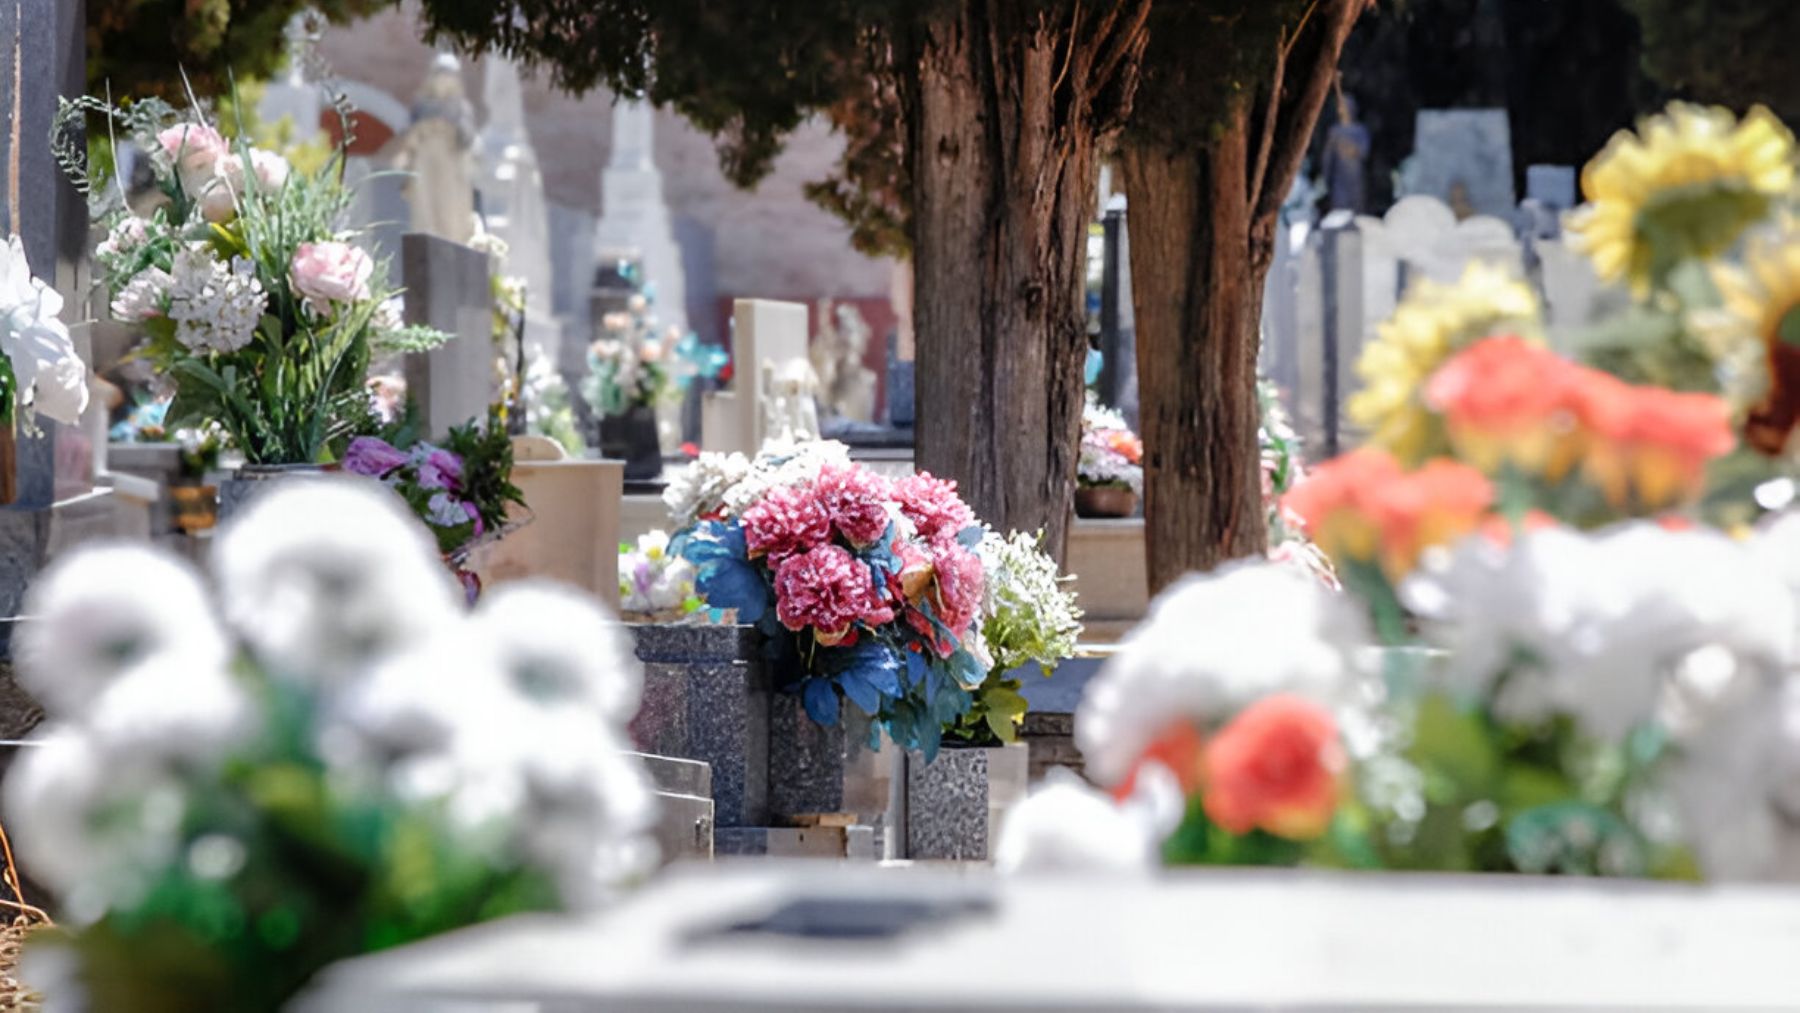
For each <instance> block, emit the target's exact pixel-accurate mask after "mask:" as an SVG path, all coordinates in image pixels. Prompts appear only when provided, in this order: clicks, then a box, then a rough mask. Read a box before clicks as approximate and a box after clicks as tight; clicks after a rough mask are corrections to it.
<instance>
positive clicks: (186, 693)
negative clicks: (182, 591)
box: [81, 654, 257, 763]
mask: <svg viewBox="0 0 1800 1013" xmlns="http://www.w3.org/2000/svg"><path fill="white" fill-rule="evenodd" d="M81 727H82V729H83V730H84V731H85V732H86V733H87V735H88V736H89V738H90V740H91V741H92V742H93V744H94V746H95V748H97V749H98V750H99V751H100V752H101V753H102V754H104V755H105V756H107V757H108V758H109V759H111V760H112V761H113V762H116V763H147V762H157V763H160V762H163V761H171V760H200V761H204V760H210V759H214V758H217V757H219V756H221V755H223V754H224V753H225V751H226V750H228V749H230V748H231V747H232V746H235V745H238V744H240V743H242V742H245V741H246V740H248V739H250V738H251V737H252V736H253V735H254V734H255V732H256V729H257V715H256V710H255V705H254V703H253V702H252V701H251V699H250V696H249V694H248V693H246V692H245V691H244V687H243V686H242V685H240V684H239V682H238V681H237V679H236V678H235V677H233V676H232V674H231V673H230V672H229V671H227V670H226V669H225V668H224V667H222V666H218V665H206V664H203V663H197V662H196V661H195V660H194V659H191V658H186V657H183V656H181V655H179V654H165V655H160V656H156V657H152V658H150V659H149V660H147V661H145V662H144V663H142V664H140V665H136V666H134V667H133V668H131V669H130V670H128V671H126V672H124V673H123V674H121V675H120V676H119V677H118V678H116V679H114V680H113V681H112V683H111V684H110V685H108V686H107V687H106V689H105V690H104V691H103V692H102V693H101V694H100V695H99V697H98V698H97V699H95V700H94V702H93V705H92V706H91V707H90V708H89V709H88V712H87V714H86V715H85V716H84V717H83V719H82V721H81Z"/></svg>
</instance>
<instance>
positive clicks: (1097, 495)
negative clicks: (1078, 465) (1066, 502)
mask: <svg viewBox="0 0 1800 1013" xmlns="http://www.w3.org/2000/svg"><path fill="white" fill-rule="evenodd" d="M1137 504H1138V497H1137V493H1135V492H1132V491H1131V490H1130V489H1127V488H1126V487H1124V486H1122V485H1084V486H1078V487H1077V488H1076V489H1075V516H1077V517H1130V516H1131V515H1133V514H1135V513H1137Z"/></svg>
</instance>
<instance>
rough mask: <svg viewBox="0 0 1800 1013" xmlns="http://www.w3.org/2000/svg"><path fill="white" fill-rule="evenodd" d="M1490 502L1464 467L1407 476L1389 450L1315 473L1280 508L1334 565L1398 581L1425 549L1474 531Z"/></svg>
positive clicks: (1364, 452) (1361, 453) (1486, 486)
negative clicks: (1360, 565) (1375, 569)
mask: <svg viewBox="0 0 1800 1013" xmlns="http://www.w3.org/2000/svg"><path fill="white" fill-rule="evenodd" d="M1493 500H1494V488H1493V485H1492V484H1490V483H1489V482H1488V480H1487V477H1486V476H1484V475H1482V474H1481V472H1479V471H1477V470H1475V469H1474V468H1471V467H1469V466H1468V465H1466V464H1459V463H1457V462H1455V461H1450V460H1444V459H1438V460H1434V461H1429V462H1427V463H1426V465H1425V466H1424V467H1423V468H1420V469H1419V470H1418V471H1415V472H1413V473H1411V474H1407V473H1405V472H1402V471H1401V470H1400V465H1399V463H1398V462H1397V461H1395V460H1394V458H1393V457H1391V456H1389V455H1388V453H1387V452H1386V451H1382V450H1375V449H1371V448H1363V449H1361V450H1356V451H1353V452H1351V453H1349V454H1346V455H1344V456H1343V457H1339V458H1335V459H1333V460H1330V461H1327V462H1325V463H1324V464H1322V465H1320V466H1319V467H1317V468H1315V469H1313V472H1312V474H1310V475H1308V476H1307V477H1306V480H1305V481H1304V482H1301V483H1300V484H1299V485H1298V486H1295V487H1294V490H1293V491H1292V492H1290V493H1288V494H1287V496H1286V497H1285V498H1283V500H1282V505H1283V506H1285V507H1287V508H1288V509H1291V510H1293V511H1294V513H1295V514H1297V515H1299V517H1300V519H1301V521H1302V522H1303V523H1304V524H1305V526H1306V531H1307V534H1308V535H1310V536H1311V537H1312V540H1313V542H1314V544H1316V545H1318V546H1319V548H1321V549H1323V550H1324V551H1325V553H1326V554H1327V555H1329V556H1330V557H1331V558H1332V559H1334V560H1336V561H1338V562H1339V563H1340V564H1343V563H1346V562H1371V561H1374V562H1379V563H1380V564H1381V568H1382V570H1383V572H1385V573H1386V574H1387V576H1388V579H1389V580H1395V581H1397V580H1399V579H1400V578H1401V577H1404V576H1405V575H1406V574H1408V573H1411V572H1412V569H1413V567H1414V565H1416V564H1417V563H1418V561H1419V554H1420V553H1421V552H1423V551H1425V550H1426V549H1427V548H1430V547H1431V546H1434V545H1445V544H1448V543H1450V542H1453V541H1455V540H1456V539H1457V538H1460V537H1462V536H1463V535H1465V534H1467V533H1469V532H1470V531H1473V530H1475V528H1476V526H1477V525H1479V524H1480V523H1481V519H1482V517H1483V516H1485V515H1486V513H1487V510H1488V507H1489V505H1490V504H1492V503H1493Z"/></svg>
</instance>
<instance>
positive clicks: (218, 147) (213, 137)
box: [156, 123, 231, 197]
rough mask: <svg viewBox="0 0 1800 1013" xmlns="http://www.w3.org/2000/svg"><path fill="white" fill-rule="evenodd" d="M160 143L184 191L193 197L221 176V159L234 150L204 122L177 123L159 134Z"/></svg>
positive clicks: (157, 136)
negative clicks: (219, 170)
mask: <svg viewBox="0 0 1800 1013" xmlns="http://www.w3.org/2000/svg"><path fill="white" fill-rule="evenodd" d="M156 142H157V143H158V144H159V145H161V146H162V150H163V154H165V155H167V156H168V158H169V162H170V164H172V165H173V166H174V167H175V174H176V177H177V178H179V179H180V180H181V189H182V191H183V192H184V193H186V194H187V195H188V196H189V197H200V196H203V195H204V194H205V193H206V190H207V188H208V187H209V186H210V184H211V182H212V180H213V178H214V177H215V176H216V175H217V172H218V165H219V159H221V158H224V157H225V156H226V154H227V153H229V152H230V150H231V146H230V145H228V144H226V143H225V138H223V137H221V136H219V132H218V131H217V130H214V129H213V128H212V127H209V126H207V125H206V124H204V123H177V124H175V125H174V126H172V127H169V128H167V129H165V130H163V131H162V132H161V133H159V134H157V135H156Z"/></svg>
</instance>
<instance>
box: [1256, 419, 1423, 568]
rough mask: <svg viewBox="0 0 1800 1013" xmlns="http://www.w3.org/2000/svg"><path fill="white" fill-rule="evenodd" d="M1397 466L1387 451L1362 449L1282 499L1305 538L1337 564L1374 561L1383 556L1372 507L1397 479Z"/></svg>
mask: <svg viewBox="0 0 1800 1013" xmlns="http://www.w3.org/2000/svg"><path fill="white" fill-rule="evenodd" d="M1401 474H1402V472H1401V471H1400V463H1399V462H1398V461H1396V460H1394V457H1393V455H1391V454H1389V453H1388V452H1387V451H1385V450H1378V449H1375V448H1373V447H1364V448H1361V449H1359V450H1353V451H1351V452H1350V453H1348V454H1345V455H1343V456H1341V457H1334V458H1332V459H1331V460H1329V461H1326V462H1325V463H1323V464H1321V465H1319V466H1318V467H1316V468H1314V469H1313V470H1312V471H1311V473H1309V474H1308V475H1307V476H1306V478H1305V480H1303V481H1302V482H1300V484H1298V485H1296V486H1294V488H1293V489H1291V490H1289V491H1288V494H1287V495H1286V496H1283V497H1282V499H1281V505H1282V507H1283V508H1284V509H1286V510H1289V511H1292V512H1293V513H1294V515H1295V516H1297V517H1299V518H1300V522H1301V523H1302V524H1303V525H1305V527H1306V533H1307V535H1308V536H1310V537H1311V538H1312V540H1313V544H1314V545H1317V546H1318V547H1319V548H1320V549H1321V550H1323V551H1324V553H1325V554H1326V555H1328V556H1330V557H1331V558H1332V559H1335V560H1337V561H1338V562H1339V563H1344V562H1354V561H1368V560H1373V559H1374V558H1375V557H1376V556H1377V555H1378V554H1379V553H1380V551H1381V523H1380V519H1379V517H1378V515H1377V513H1376V508H1375V504H1376V503H1377V501H1378V500H1379V498H1380V492H1381V490H1382V488H1384V487H1385V486H1387V485H1389V484H1391V483H1394V482H1397V481H1399V480H1400V477H1401Z"/></svg>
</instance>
